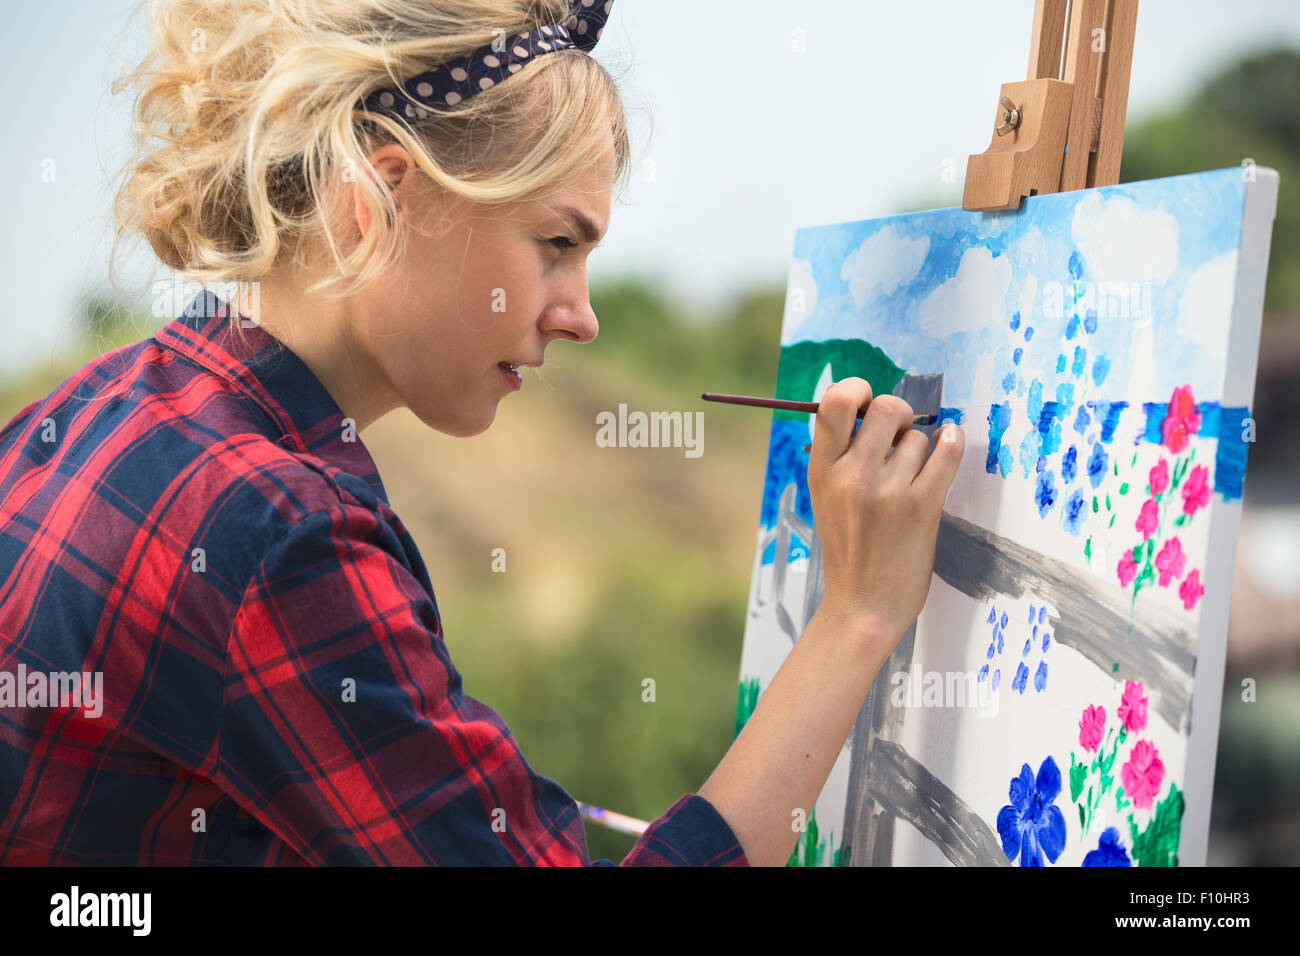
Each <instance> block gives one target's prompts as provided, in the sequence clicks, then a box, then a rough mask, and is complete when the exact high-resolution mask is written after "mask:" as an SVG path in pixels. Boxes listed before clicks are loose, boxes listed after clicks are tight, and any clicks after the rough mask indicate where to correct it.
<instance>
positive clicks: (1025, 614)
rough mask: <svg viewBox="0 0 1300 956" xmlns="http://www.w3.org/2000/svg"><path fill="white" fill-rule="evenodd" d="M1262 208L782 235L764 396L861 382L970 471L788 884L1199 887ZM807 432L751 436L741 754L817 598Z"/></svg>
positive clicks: (976, 219)
mask: <svg viewBox="0 0 1300 956" xmlns="http://www.w3.org/2000/svg"><path fill="white" fill-rule="evenodd" d="M1277 185H1278V177H1277V174H1276V173H1275V172H1274V171H1272V170H1267V169H1262V168H1254V167H1252V166H1248V167H1244V168H1236V169H1225V170H1217V171H1213V172H1206V173H1199V174H1194V175H1188V176H1178V177H1171V178H1168V179H1160V180H1153V181H1148V182H1141V183H1132V184H1125V185H1118V186H1109V187H1104V188H1100V189H1089V190H1079V191H1072V192H1066V193H1058V194H1053V195H1045V196H1037V197H1031V198H1029V199H1026V200H1025V201H1024V202H1023V203H1022V204H1021V207H1020V208H1019V209H1018V210H1015V211H1010V212H1005V213H991V214H989V213H983V214H982V213H974V212H966V211H964V210H962V209H960V208H952V209H941V210H936V211H929V212H922V213H915V214H907V215H898V216H891V217H887V218H883V219H874V220H869V221H862V222H849V223H841V224H835V225H826V226H817V227H809V228H802V229H799V230H798V231H797V232H796V235H795V248H794V255H793V261H792V264H791V267H790V273H789V284H788V292H787V299H786V311H785V317H784V320H783V326H782V337H781V356H780V363H779V368H778V373H777V382H776V388H775V393H774V394H775V395H776V397H777V398H783V399H795V400H802V401H809V400H811V401H816V400H818V399H819V398H820V396H821V394H822V393H823V392H824V391H825V389H826V387H827V386H828V385H829V384H830V383H831V382H832V381H837V380H839V379H842V378H846V377H849V376H860V377H862V378H865V379H867V380H868V381H869V382H870V383H871V386H872V390H873V393H874V394H877V395H880V394H889V393H892V394H894V395H898V396H901V397H902V398H904V399H906V400H907V401H908V402H909V403H910V404H911V405H912V407H913V408H914V410H915V411H917V412H939V414H940V415H941V416H943V417H947V418H952V419H953V420H955V421H957V422H959V423H960V425H961V427H962V428H963V429H964V431H965V437H966V451H965V455H964V457H963V460H962V464H961V467H960V470H959V472H958V474H957V477H956V479H955V481H954V483H953V486H952V488H951V491H950V493H949V496H948V499H947V502H946V505H945V509H944V515H943V519H942V522H941V525H940V531H939V538H938V544H937V548H936V556H935V569H934V575H933V578H932V580H931V585H930V592H929V596H928V598H927V601H926V605H925V608H924V610H923V611H922V612H921V615H920V617H919V618H918V619H917V621H916V623H915V624H914V626H913V627H911V628H910V629H909V630H908V631H907V633H906V634H904V635H903V637H902V639H901V641H900V642H899V644H898V647H897V649H896V650H895V651H894V653H893V654H892V656H891V657H890V658H889V659H888V660H887V661H886V663H885V665H884V666H883V667H882V668H881V671H880V673H879V675H878V676H877V679H876V681H875V683H874V684H873V685H872V687H871V690H870V691H869V693H868V695H867V698H866V701H865V703H864V705H863V707H862V710H861V712H860V713H859V715H858V718H857V721H856V724H855V726H854V729H853V732H852V734H851V736H850V737H849V739H848V740H846V741H845V744H844V748H843V750H842V751H841V753H840V755H839V757H838V759H837V761H836V763H835V766H834V768H833V770H832V772H831V775H830V778H829V780H828V782H827V784H826V786H825V788H824V789H823V791H822V793H821V795H820V797H819V798H818V800H817V802H816V805H815V807H812V808H807V811H808V813H807V820H806V823H805V825H804V826H803V827H802V828H801V832H800V836H799V842H798V845H797V848H796V850H795V854H794V857H793V858H792V861H791V862H792V863H794V864H796V865H890V864H895V865H897V864H946V863H951V864H956V865H984V866H989V865H1019V866H1031V865H1032V866H1044V865H1048V866H1079V865H1084V866H1094V865H1107V866H1110V865H1115V866H1125V865H1144V866H1152V865H1199V864H1203V863H1204V861H1205V852H1206V841H1207V834H1208V828H1209V818H1210V797H1211V791H1212V785H1213V773H1214V760H1215V750H1216V744H1217V739H1218V724H1219V709H1220V702H1221V695H1222V693H1223V678H1224V674H1223V668H1224V651H1225V646H1226V639H1227V624H1228V608H1229V598H1230V590H1231V583H1232V567H1233V560H1234V552H1235V546H1236V533H1237V524H1238V519H1239V515H1240V509H1241V497H1242V491H1243V484H1244V480H1245V472H1246V463H1247V460H1248V453H1249V449H1250V445H1251V442H1253V441H1254V440H1255V435H1254V434H1253V431H1254V422H1253V420H1252V419H1251V418H1250V408H1249V405H1250V399H1251V396H1252V394H1253V390H1254V379H1255V368H1256V360H1257V356H1258V351H1259V332H1260V321H1261V315H1262V308H1263V298H1264V279H1265V270H1266V266H1267V262H1268V245H1269V236H1270V233H1271V228H1272V220H1273V213H1274V208H1275V205H1276V197H1277ZM813 421H814V416H812V415H808V414H804V413H797V412H786V411H777V412H774V413H773V420H772V429H771V438H770V444H769V449H768V461H767V472H766V476H765V479H764V485H763V496H762V513H761V519H760V528H759V530H758V535H757V540H756V549H755V559H754V571H753V576H752V581H751V589H750V595H749V601H748V616H747V619H746V626H745V635H744V645H743V652H742V658H741V668H740V677H741V680H740V694H739V700H738V704H737V715H736V732H737V733H739V732H740V729H741V727H742V726H743V724H744V721H745V720H746V718H747V717H748V715H749V714H750V713H752V711H753V709H754V707H755V705H756V703H757V701H758V700H759V698H760V696H761V694H762V692H763V690H764V688H765V687H766V686H767V685H768V683H769V682H770V681H771V680H772V677H773V676H774V675H775V673H776V671H777V669H778V667H779V666H780V665H781V662H782V661H783V660H784V659H785V656H786V654H788V653H789V651H790V649H791V648H792V647H793V646H794V642H795V641H796V640H797V639H798V638H799V635H800V634H801V633H802V631H803V628H804V626H805V624H806V623H807V621H808V620H809V618H810V617H811V616H812V614H813V612H814V611H815V610H816V608H817V605H818V602H819V600H820V598H821V593H822V575H821V560H820V551H819V548H818V543H817V528H816V524H815V521H814V516H813V513H812V507H811V501H810V499H809V496H808V486H807V466H808V455H807V450H806V448H807V445H808V444H809V442H810V441H811V440H812V430H813ZM927 431H930V429H927ZM798 822H799V821H798V820H797V819H796V821H795V824H797V823H798ZM795 824H792V825H795ZM797 828H798V827H797Z"/></svg>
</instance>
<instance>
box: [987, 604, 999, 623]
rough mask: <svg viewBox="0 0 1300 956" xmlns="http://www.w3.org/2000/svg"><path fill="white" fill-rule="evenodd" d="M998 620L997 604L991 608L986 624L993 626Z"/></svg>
mask: <svg viewBox="0 0 1300 956" xmlns="http://www.w3.org/2000/svg"><path fill="white" fill-rule="evenodd" d="M997 619H998V606H997V605H996V604H995V605H993V606H992V607H991V608H989V619H988V620H987V621H985V622H984V623H985V624H992V623H993V622H994V621H996V620H997Z"/></svg>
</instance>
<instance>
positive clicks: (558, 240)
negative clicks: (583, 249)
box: [546, 236, 578, 252]
mask: <svg viewBox="0 0 1300 956" xmlns="http://www.w3.org/2000/svg"><path fill="white" fill-rule="evenodd" d="M546 241H547V242H549V243H550V244H551V245H553V246H555V248H557V249H559V250H560V251H561V252H563V251H564V250H565V249H576V248H577V247H578V244H577V243H576V242H574V241H573V240H572V239H570V238H569V237H568V236H556V237H555V238H553V239H547V240H546Z"/></svg>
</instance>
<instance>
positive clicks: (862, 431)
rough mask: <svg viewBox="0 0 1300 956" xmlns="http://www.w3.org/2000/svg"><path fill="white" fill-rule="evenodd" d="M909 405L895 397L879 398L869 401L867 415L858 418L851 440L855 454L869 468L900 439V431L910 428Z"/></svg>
mask: <svg viewBox="0 0 1300 956" xmlns="http://www.w3.org/2000/svg"><path fill="white" fill-rule="evenodd" d="M912 417H913V416H912V406H911V405H909V404H907V402H905V401H903V400H902V399H901V398H899V397H898V396H897V395H880V396H877V397H876V398H874V399H872V401H871V405H870V407H868V408H867V413H866V414H865V415H864V416H862V427H861V428H859V429H858V434H857V436H856V437H855V438H854V439H853V448H854V450H855V454H858V455H861V456H862V460H863V461H864V462H867V463H869V464H872V465H876V464H880V463H881V462H883V461H884V460H885V455H886V454H888V453H889V449H890V448H891V447H892V446H893V444H894V443H895V442H896V441H897V440H898V439H899V438H900V437H901V435H900V433H901V432H902V431H903V430H904V429H910V428H911V427H912Z"/></svg>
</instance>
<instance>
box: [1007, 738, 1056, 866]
mask: <svg viewBox="0 0 1300 956" xmlns="http://www.w3.org/2000/svg"><path fill="white" fill-rule="evenodd" d="M1060 792H1061V771H1060V769H1059V768H1058V767H1057V766H1056V761H1055V760H1053V759H1052V758H1051V757H1050V756H1049V757H1048V758H1047V759H1046V760H1044V761H1043V763H1042V766H1040V767H1039V768H1038V779H1037V780H1035V779H1034V774H1033V771H1031V770H1030V769H1029V764H1025V765H1024V766H1022V767H1021V768H1020V776H1018V777H1013V778H1012V780H1011V789H1010V792H1009V796H1010V798H1011V802H1010V803H1009V804H1008V805H1007V806H1005V807H1003V808H1002V809H1001V810H1000V811H999V812H998V835H999V836H1001V837H1002V852H1003V853H1005V854H1006V855H1007V859H1009V860H1013V861H1014V860H1015V858H1016V856H1017V855H1019V856H1020V865H1021V866H1043V856H1044V854H1046V857H1047V861H1048V862H1049V863H1055V862H1056V861H1057V859H1058V858H1059V857H1060V855H1061V852H1062V851H1063V850H1064V849H1065V814H1064V813H1062V812H1061V808H1060V807H1058V806H1057V805H1056V797H1057V795H1058V794H1060Z"/></svg>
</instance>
